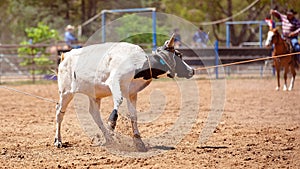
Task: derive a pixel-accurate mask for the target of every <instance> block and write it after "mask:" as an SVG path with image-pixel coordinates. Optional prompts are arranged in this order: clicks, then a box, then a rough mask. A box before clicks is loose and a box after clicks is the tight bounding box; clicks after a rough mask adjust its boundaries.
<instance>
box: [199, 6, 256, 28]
mask: <svg viewBox="0 0 300 169" xmlns="http://www.w3.org/2000/svg"><path fill="white" fill-rule="evenodd" d="M258 1H260V0H256V1H254V2H252V3H251V4H250V5H249V6H247V7H246V8H244V9H243V10H241V11H239V12H238V13H236V14H234V15H232V16H230V17H228V18H224V19H220V20H216V21H212V22H200V23H197V24H199V25H215V24H219V23H223V22H226V21H228V20H230V19H233V18H235V17H236V16H238V15H240V14H242V13H244V12H245V11H247V10H249V9H250V8H251V7H252V6H254V5H255V4H256V3H257V2H258ZM194 23H195V22H194Z"/></svg>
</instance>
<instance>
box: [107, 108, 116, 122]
mask: <svg viewBox="0 0 300 169" xmlns="http://www.w3.org/2000/svg"><path fill="white" fill-rule="evenodd" d="M108 120H109V121H112V122H115V121H117V120H118V111H117V110H116V109H114V110H113V111H112V112H111V114H110V116H109V118H108Z"/></svg>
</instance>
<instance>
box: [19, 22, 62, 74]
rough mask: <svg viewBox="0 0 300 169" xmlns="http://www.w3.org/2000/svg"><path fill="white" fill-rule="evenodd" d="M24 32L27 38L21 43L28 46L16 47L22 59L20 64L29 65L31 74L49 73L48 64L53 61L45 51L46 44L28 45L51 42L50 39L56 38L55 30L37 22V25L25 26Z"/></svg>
mask: <svg viewBox="0 0 300 169" xmlns="http://www.w3.org/2000/svg"><path fill="white" fill-rule="evenodd" d="M25 32H26V35H27V38H28V39H27V40H24V41H22V42H21V45H28V47H21V48H19V49H18V53H19V55H18V56H19V57H20V58H22V59H23V61H22V62H21V63H20V65H21V66H30V68H31V71H30V72H31V74H32V75H35V74H45V73H49V65H52V64H53V61H52V60H50V58H49V56H50V55H49V54H47V53H46V52H45V51H46V46H41V47H31V46H30V45H34V44H39V43H43V44H45V43H51V40H57V39H58V33H57V31H56V30H54V29H50V28H49V27H48V26H47V25H45V24H43V23H38V25H37V27H30V28H26V29H25ZM33 79H34V78H33Z"/></svg>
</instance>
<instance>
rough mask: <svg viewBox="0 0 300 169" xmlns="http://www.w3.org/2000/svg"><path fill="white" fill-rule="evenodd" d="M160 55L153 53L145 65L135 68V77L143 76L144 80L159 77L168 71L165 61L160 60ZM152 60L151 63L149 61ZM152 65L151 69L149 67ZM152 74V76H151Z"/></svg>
mask: <svg viewBox="0 0 300 169" xmlns="http://www.w3.org/2000/svg"><path fill="white" fill-rule="evenodd" d="M160 60H161V59H160V58H159V56H156V55H151V56H149V61H148V59H147V61H146V62H145V63H144V64H143V67H142V68H140V69H137V70H135V76H134V79H138V78H143V79H144V80H149V79H151V78H154V79H157V78H158V76H159V75H162V74H165V73H166V72H167V71H168V68H167V67H166V65H165V63H162V62H161V61H160ZM149 62H150V63H149ZM149 64H150V65H151V69H150V67H149ZM151 75H152V76H151Z"/></svg>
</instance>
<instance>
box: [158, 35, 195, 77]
mask: <svg viewBox="0 0 300 169" xmlns="http://www.w3.org/2000/svg"><path fill="white" fill-rule="evenodd" d="M174 39H175V38H174V34H173V35H172V37H171V38H170V40H167V41H166V42H165V44H164V45H163V46H162V47H159V48H158V49H157V50H156V52H155V53H156V54H157V55H158V56H159V57H160V58H161V59H162V60H163V62H164V63H163V64H165V65H166V66H167V67H168V70H169V74H168V76H169V77H171V78H173V77H174V76H175V74H177V76H178V77H185V78H191V77H192V76H193V75H194V73H195V71H194V69H192V68H191V67H190V66H189V65H188V64H186V63H185V62H184V61H183V60H182V53H180V52H179V51H177V50H175V49H174Z"/></svg>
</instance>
